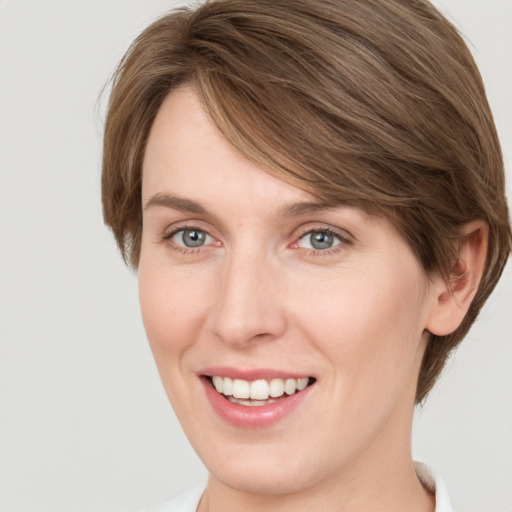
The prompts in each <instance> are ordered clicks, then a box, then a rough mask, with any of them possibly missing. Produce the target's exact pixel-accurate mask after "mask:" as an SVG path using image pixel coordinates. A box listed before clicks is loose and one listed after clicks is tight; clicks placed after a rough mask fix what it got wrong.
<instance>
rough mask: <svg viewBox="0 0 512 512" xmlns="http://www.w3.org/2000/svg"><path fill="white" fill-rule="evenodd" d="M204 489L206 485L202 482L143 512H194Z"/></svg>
mask: <svg viewBox="0 0 512 512" xmlns="http://www.w3.org/2000/svg"><path fill="white" fill-rule="evenodd" d="M205 488H206V483H205V482H202V483H200V484H197V485H195V486H194V487H192V488H190V489H188V490H187V491H185V492H184V493H182V494H179V495H178V496H176V497H174V498H171V499H170V500H168V501H166V502H164V503H161V504H160V505H157V506H156V507H153V508H150V509H148V510H146V511H145V512H195V511H196V510H197V506H198V505H199V501H200V500H201V496H202V495H203V492H204V490H205Z"/></svg>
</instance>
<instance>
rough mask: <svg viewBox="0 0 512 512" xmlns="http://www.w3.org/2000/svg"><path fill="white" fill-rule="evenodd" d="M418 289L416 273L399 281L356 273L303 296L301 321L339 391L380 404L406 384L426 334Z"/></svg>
mask: <svg viewBox="0 0 512 512" xmlns="http://www.w3.org/2000/svg"><path fill="white" fill-rule="evenodd" d="M397 275H399V274H397ZM418 290H421V286H420V285H419V283H418V279H417V276H416V274H413V273H411V275H409V276H408V277H403V278H401V279H393V274H391V275H390V276H386V278H384V276H382V275H365V276H361V275H355V274H352V275H351V276H348V275H344V276H339V278H338V279H336V278H332V279H330V280H329V281H325V282H324V283H323V286H322V287H317V288H315V290H314V291H312V290H311V289H310V290H309V291H308V293H307V294H306V293H302V294H299V295H300V296H302V297H305V298H304V300H303V301H302V302H301V304H300V305H299V304H297V305H296V307H295V310H296V311H297V312H298V311H300V313H299V314H298V315H297V318H299V320H298V321H300V323H301V325H302V328H303V329H304V330H305V331H306V332H307V333H308V337H309V338H310V339H311V340H313V342H314V343H315V345H316V347H317V349H318V350H319V351H321V352H322V353H323V354H324V356H325V357H326V359H328V360H329V363H330V365H331V366H332V369H333V370H334V371H333V375H335V376H336V379H337V381H336V382H335V383H334V385H335V386H337V387H339V388H340V392H342V393H347V394H350V395H351V396H354V397H355V396H356V395H358V394H360V393H368V394H370V395H371V396H370V397H367V399H370V400H377V399H378V398H379V397H382V396H383V395H386V394H389V393H391V392H393V391H392V389H393V388H394V389H395V390H397V389H398V388H399V386H400V385H403V384H404V380H405V379H407V378H408V377H409V372H410V371H411V367H412V366H413V364H414V361H415V358H416V353H417V349H418V345H419V342H420V340H421V335H422V332H423V323H422V322H423V320H422V317H423V316H424V315H423V312H422V301H421V293H420V292H419V291H418ZM372 397H373V399H372ZM359 399H360V398H359ZM360 400H361V399H360ZM363 402H364V403H368V401H367V400H361V403H363Z"/></svg>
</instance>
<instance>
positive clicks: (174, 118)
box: [142, 86, 314, 203]
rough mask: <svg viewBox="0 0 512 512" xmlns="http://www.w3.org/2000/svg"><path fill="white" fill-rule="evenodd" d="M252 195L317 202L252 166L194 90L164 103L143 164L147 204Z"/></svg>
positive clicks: (181, 92)
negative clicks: (160, 197) (162, 198)
mask: <svg viewBox="0 0 512 512" xmlns="http://www.w3.org/2000/svg"><path fill="white" fill-rule="evenodd" d="M242 190H246V191H247V195H246V199H247V200H248V201H249V200H250V196H251V194H249V192H258V191H259V192H260V193H261V194H263V195H265V196H267V197H269V198H270V197H272V196H274V197H275V199H277V198H281V199H282V200H283V201H284V202H286V201H299V200H301V201H309V202H312V201H314V197H313V196H312V195H311V194H310V193H308V192H306V191H304V190H302V189H300V188H298V187H296V186H294V185H292V184H290V183H287V182H285V181H283V180H280V179H278V178H276V177H274V176H273V175H271V174H270V173H268V172H265V171H264V170H262V169H261V168H260V167H259V166H257V165H256V164H254V163H252V162H250V161H249V160H248V159H247V158H246V157H244V156H243V155H242V154H241V153H240V152H238V151H237V150H236V149H235V148H234V147H233V146H232V145H231V144H229V143H228V142H227V140H226V139H225V138H224V136H223V135H222V134H221V133H220V132H219V130H218V129H217V128H216V126H215V125H214V123H213V122H212V121H211V120H210V119H209V117H208V115H207V114H206V112H205V110H204V108H203V105H202V103H201V100H200V98H199V95H198V94H197V93H196V92H195V90H194V88H193V87H191V86H187V87H180V88H178V89H176V90H175V91H173V92H172V93H171V94H169V96H168V97H167V98H166V99H165V101H164V102H163V104H162V106H161V108H160V110H159V111H158V114H157V116H156V118H155V121H154V123H153V126H152V128H151V132H150V135H149V139H148V143H147V147H146V151H145V155H144V162H143V186H142V200H143V203H145V202H146V201H148V200H149V198H150V197H151V196H153V195H154V194H156V193H160V192H166V193H171V192H172V194H173V195H185V196H187V197H191V196H196V195H203V196H217V197H218V196H222V197H229V196H230V195H239V194H240V191H242Z"/></svg>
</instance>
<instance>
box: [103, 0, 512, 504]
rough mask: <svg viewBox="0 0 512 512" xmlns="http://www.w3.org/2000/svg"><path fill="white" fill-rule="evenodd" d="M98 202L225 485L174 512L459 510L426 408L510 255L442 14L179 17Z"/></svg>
mask: <svg viewBox="0 0 512 512" xmlns="http://www.w3.org/2000/svg"><path fill="white" fill-rule="evenodd" d="M102 185H103V205H104V215H105V220H106V222H107V224H108V225H109V226H110V227H111V228H112V230H113V232H114V235H115V236H116V239H117V242H118V244H119V246H120V248H121V251H122V253H123V255H124V257H125V259H126V261H128V262H129V263H130V264H131V265H132V266H133V267H134V268H137V269H138V274H139V289H140V300H141V307H142V314H143V319H144V324H145V328H146V332H147V335H148V339H149V342H150V345H151V348H152V350H153V354H154V356H155V360H156V363H157V366H158V369H159V372H160V376H161V378H162V381H163V384H164V387H165V389H166V392H167V394H168V397H169V399H170V401H171V403H172V405H173V407H174V409H175V411H176V414H177V416H178V418H179V420H180V422H181V424H182V426H183V428H184V431H185V433H186V434H187V436H188V438H189V440H190V442H191V443H192V445H193V446H194V448H195V450H196V451H197V453H198V455H199V456H200V458H201V459H202V460H203V462H204V463H205V465H206V467H207V468H208V471H209V479H208V484H207V486H206V489H204V488H201V489H199V490H197V489H196V490H193V491H192V492H191V493H189V494H187V495H186V496H184V497H181V498H178V501H172V502H169V503H167V504H164V505H163V506H162V507H161V508H159V509H158V510H180V511H181V510H199V511H206V510H208V511H210V512H214V511H217V510H222V511H229V510H247V511H251V510H261V509H263V508H266V509H270V510H277V511H279V510H294V511H300V510H307V511H314V510H321V511H330V510H332V511H340V510H344V511H350V510H354V511H363V510H404V511H405V510H407V511H433V510H437V511H440V510H450V504H449V498H448V497H447V495H446V492H445V490H444V487H443V484H442V482H440V481H439V480H437V482H435V481H434V480H435V476H434V473H433V472H432V471H431V470H429V469H428V468H427V467H425V466H422V465H419V464H416V465H415V464H414V463H413V460H412V456H411V448H410V436H411V424H412V414H413V409H414V405H415V403H419V402H421V401H422V400H424V399H425V397H426V396H427V394H428V392H429V391H430V389H431V388H432V386H433V385H434V383H435V380H436V378H437V377H438V375H439V373H440V371H441V370H442V368H443V365H444V363H445V361H446V358H447V356H448V355H449V354H450V352H451V351H452V350H453V349H454V348H455V347H456V346H457V345H458V343H459V342H460V341H461V339H462V338H463V337H464V335H465V334H466V333H467V331H468V329H469V328H470V326H471V324H472V323H473V322H474V320H475V318H476V316H477V314H478V312H479V310H480V309H481V307H482V305H483V304H484V302H485V300H486V299H487V297H488V296H489V294H490V292H491V291H492V289H493V288H494V286H495V284H496V282H497V281H498V279H499V277H500V275H501V272H502V270H503V267H504V264H505V262H506V259H507V256H508V253H509V249H510V241H511V235H510V227H509V223H508V212H507V206H506V200H505V196H504V177H503V166H502V159H501V153H500V148H499V144H498V141H497V137H496V132H495V128H494V124H493V120H492V115H491V113H490V111H489V107H488V104H487V101H486V98H485V93H484V90H483V86H482V83H481V80H480V77H479V74H478V71H477V69H476V67H475V64H474V62H473V60H472V58H471V55H470V53H469V51H468V50H467V48H466V46H465V44H464V43H463V41H462V39H461V38H460V36H459V35H458V33H457V32H456V30H455V29H454V28H453V27H452V26H451V25H450V24H449V23H448V22H447V21H446V20H445V19H444V18H443V17H442V16H441V15H440V14H439V13H438V12H437V11H436V10H435V9H434V8H433V7H432V6H431V5H430V4H429V3H427V2H424V1H415V2H410V1H409V0H392V1H386V2H384V1H382V0H364V1H361V2H350V1H339V0H337V1H329V0H322V1H314V2H313V1H306V0H299V1H293V2H290V1H262V0H259V1H257V0H251V1H246V0H244V1H236V0H219V1H214V2H210V3H207V4H205V5H203V6H201V7H199V8H197V9H195V10H188V9H182V10H180V11H176V12H174V13H171V14H170V15H168V16H165V17H163V18H162V19H160V20H159V21H157V22H156V23H154V24H153V25H152V26H150V27H149V28H148V29H147V30H146V31H145V32H144V33H143V34H141V36H139V38H138V39H137V40H136V41H135V42H134V44H133V45H132V47H131V49H130V51H129V52H128V53H127V55H126V56H125V58H124V59H123V61H122V63H121V65H120V67H119V70H118V72H117V75H116V77H115V79H114V84H113V90H112V95H111V98H110V104H109V113H108V118H107V124H106V131H105V143H104V160H103V182H102Z"/></svg>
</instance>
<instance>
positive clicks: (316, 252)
mask: <svg viewBox="0 0 512 512" xmlns="http://www.w3.org/2000/svg"><path fill="white" fill-rule="evenodd" d="M182 231H199V232H201V233H204V234H205V235H207V236H208V237H210V238H212V239H215V238H214V237H213V236H212V235H210V234H209V233H208V231H206V230H205V229H203V228H200V227H198V226H194V225H184V226H178V227H176V228H175V229H173V230H172V231H171V232H169V233H165V234H164V235H163V236H162V242H163V243H165V244H166V245H167V246H168V247H169V248H170V249H171V250H173V251H176V252H178V253H180V254H185V255H196V254H199V253H201V252H202V251H204V249H205V247H207V246H205V245H201V246H198V247H197V248H192V247H185V246H181V245H177V244H175V243H173V242H172V238H173V237H174V236H176V235H177V234H178V233H180V232H182ZM313 233H324V234H328V235H331V236H332V237H333V238H335V239H336V240H337V241H338V242H339V243H337V244H336V245H334V246H333V247H331V248H328V249H323V250H322V249H304V248H301V247H298V243H299V241H300V240H302V239H303V238H304V237H306V236H308V235H311V234H313ZM351 244H352V241H351V240H350V239H349V238H348V237H346V236H343V235H341V234H340V233H339V232H338V231H335V230H333V229H331V228H328V227H315V228H309V229H306V230H304V231H303V232H302V233H301V234H300V235H299V236H297V238H296V239H295V241H294V242H292V243H291V244H290V245H289V247H291V248H293V249H294V250H300V249H304V250H306V251H307V252H308V254H309V255H310V256H313V257H322V256H330V255H332V254H335V253H337V252H339V251H340V250H343V248H344V247H346V246H348V245H351ZM294 246H295V247H294Z"/></svg>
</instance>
